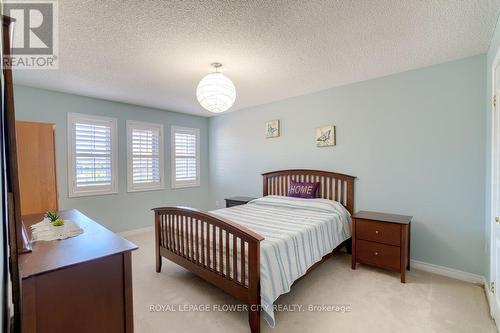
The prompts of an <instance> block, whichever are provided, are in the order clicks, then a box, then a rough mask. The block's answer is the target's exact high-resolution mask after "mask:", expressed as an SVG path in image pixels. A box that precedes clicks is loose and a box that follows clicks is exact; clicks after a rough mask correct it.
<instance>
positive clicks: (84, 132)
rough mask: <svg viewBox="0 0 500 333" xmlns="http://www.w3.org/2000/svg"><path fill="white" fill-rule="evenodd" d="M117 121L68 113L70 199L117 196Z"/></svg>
mask: <svg viewBox="0 0 500 333" xmlns="http://www.w3.org/2000/svg"><path fill="white" fill-rule="evenodd" d="M116 155H117V139H116V119H114V118H106V117H97V116H90V115H84V114H77V113H68V187H69V196H70V197H77V196H85V195H97V194H110V193H117V180H116V178H117V164H116V160H117V158H116V157H117V156H116Z"/></svg>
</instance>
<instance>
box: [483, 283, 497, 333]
mask: <svg viewBox="0 0 500 333" xmlns="http://www.w3.org/2000/svg"><path fill="white" fill-rule="evenodd" d="M483 283H484V293H485V294H486V300H487V301H488V305H489V308H490V316H491V318H493V321H494V322H495V326H496V328H497V332H500V327H499V325H498V324H499V323H500V311H499V309H498V306H497V303H496V302H495V301H494V297H495V295H493V293H492V292H491V290H490V288H489V283H488V282H487V281H486V279H484V280H483Z"/></svg>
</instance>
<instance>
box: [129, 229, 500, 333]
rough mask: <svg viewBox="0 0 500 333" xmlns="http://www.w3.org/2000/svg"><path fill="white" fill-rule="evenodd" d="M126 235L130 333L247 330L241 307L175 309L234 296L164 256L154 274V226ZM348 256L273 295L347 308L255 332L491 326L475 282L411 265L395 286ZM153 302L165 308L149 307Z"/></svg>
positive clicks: (282, 319)
mask: <svg viewBox="0 0 500 333" xmlns="http://www.w3.org/2000/svg"><path fill="white" fill-rule="evenodd" d="M128 239H130V240H131V241H132V242H134V243H136V244H137V245H138V246H139V247H140V249H139V250H138V251H135V252H134V254H133V265H132V266H133V287H134V325H135V332H136V333H152V332H175V331H177V332H186V333H187V332H197V333H199V332H203V333H210V332H231V333H232V332H249V328H248V324H247V313H246V312H192V311H186V312H180V310H183V308H182V307H186V308H184V310H186V309H187V306H188V305H189V304H191V305H199V304H201V305H205V304H209V305H210V307H211V306H212V305H213V304H220V305H223V304H238V302H237V301H235V300H234V299H233V298H232V297H230V296H228V295H226V294H225V293H224V292H222V291H220V290H219V289H217V288H215V287H213V286H212V285H211V284H209V283H207V282H205V281H203V280H201V279H199V278H198V277H196V276H195V275H193V274H191V273H190V272H188V271H186V270H184V269H183V268H181V267H180V266H177V265H176V264H174V263H172V262H169V261H166V260H165V259H163V270H162V272H161V273H159V274H158V273H156V272H155V266H154V247H153V245H154V234H153V232H148V233H144V234H140V235H134V236H130V237H128ZM350 259H351V257H350V256H349V255H347V254H340V255H338V256H337V257H334V258H332V259H330V260H329V261H327V262H325V263H324V264H322V265H321V266H320V267H318V268H317V269H316V270H315V271H313V272H312V273H311V274H309V275H308V276H307V277H306V278H304V279H303V280H302V281H300V282H299V283H298V284H297V285H296V286H294V288H293V289H292V291H291V292H290V293H289V294H287V295H284V296H282V297H280V298H279V299H278V301H277V303H278V304H283V305H293V304H301V305H303V306H308V305H309V304H317V305H321V304H331V305H335V304H339V305H349V306H350V308H351V309H350V311H349V312H308V311H303V312H279V313H277V314H276V327H275V328H274V329H271V328H269V326H268V325H267V323H266V322H265V321H264V320H262V322H261V327H262V332H273V333H279V332H384V333H387V332H496V330H495V326H494V322H493V321H492V320H491V319H490V316H489V310H488V305H487V302H486V298H485V294H484V290H483V288H482V287H481V286H478V285H474V284H470V283H465V282H461V281H457V280H453V279H449V278H445V277H441V276H438V275H434V274H430V273H425V272H422V271H417V270H412V271H411V272H409V274H408V275H407V283H406V284H401V283H399V276H398V274H395V273H390V272H385V271H382V270H378V269H375V268H370V267H367V266H359V267H358V269H357V270H355V271H353V270H351V265H350ZM158 305H163V310H167V311H158V312H152V311H151V310H150V307H151V306H157V309H160V308H159V306H158ZM179 306H181V307H179ZM290 308H291V307H290ZM174 309H175V310H177V311H176V312H172V311H168V310H174ZM160 310H161V309H160Z"/></svg>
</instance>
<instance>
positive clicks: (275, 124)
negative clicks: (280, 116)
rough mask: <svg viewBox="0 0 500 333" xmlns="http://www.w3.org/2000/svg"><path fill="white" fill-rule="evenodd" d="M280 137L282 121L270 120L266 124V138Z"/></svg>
mask: <svg viewBox="0 0 500 333" xmlns="http://www.w3.org/2000/svg"><path fill="white" fill-rule="evenodd" d="M279 136H280V121H279V120H277V119H276V120H270V121H267V122H266V138H267V139H269V138H277V137H279Z"/></svg>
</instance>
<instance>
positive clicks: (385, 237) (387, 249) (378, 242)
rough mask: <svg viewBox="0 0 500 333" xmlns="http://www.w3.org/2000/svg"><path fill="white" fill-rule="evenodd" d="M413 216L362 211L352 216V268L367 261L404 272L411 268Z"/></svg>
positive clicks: (403, 280)
mask: <svg viewBox="0 0 500 333" xmlns="http://www.w3.org/2000/svg"><path fill="white" fill-rule="evenodd" d="M411 219H412V216H406V215H394V214H384V213H376V212H367V211H360V212H357V213H355V214H354V215H353V216H352V223H353V224H352V269H356V263H358V262H359V263H363V264H368V265H372V266H377V267H380V268H385V269H389V270H392V271H396V272H400V274H401V282H402V283H405V278H406V276H405V273H406V269H408V270H410V238H411Z"/></svg>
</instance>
